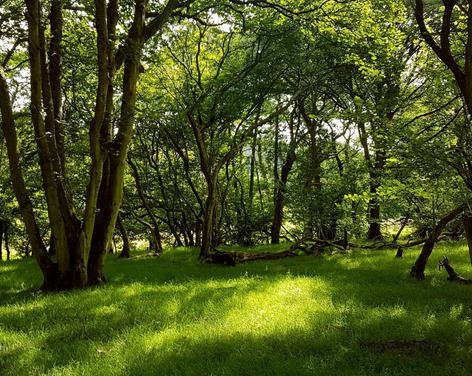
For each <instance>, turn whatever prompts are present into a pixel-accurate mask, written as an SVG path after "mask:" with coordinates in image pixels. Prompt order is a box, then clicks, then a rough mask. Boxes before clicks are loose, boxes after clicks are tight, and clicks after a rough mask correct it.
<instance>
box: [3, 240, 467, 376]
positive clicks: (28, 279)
mask: <svg viewBox="0 0 472 376" xmlns="http://www.w3.org/2000/svg"><path fill="white" fill-rule="evenodd" d="M286 247H287V246H286V245H285V246H284V245H282V246H280V247H278V248H272V249H279V250H280V249H284V248H286ZM267 248H268V247H261V248H260V249H264V250H267ZM418 251H419V249H418V248H415V249H412V250H407V251H406V252H405V253H406V255H405V256H404V258H403V259H395V258H394V253H395V252H394V251H393V250H385V251H353V252H352V254H351V255H348V256H346V255H335V256H323V257H319V256H318V257H317V256H300V257H296V258H291V259H285V260H277V261H267V262H253V263H250V264H243V265H239V266H237V267H223V266H217V265H202V264H200V263H199V262H198V261H197V251H196V250H191V249H177V250H169V251H168V252H167V253H165V254H164V255H163V256H162V257H161V258H158V259H157V258H145V257H141V258H134V259H130V260H117V259H116V258H115V257H114V256H112V257H110V258H109V260H108V262H107V267H106V270H107V275H108V277H109V279H110V282H109V283H108V284H107V285H105V286H103V287H100V288H96V289H90V290H85V291H74V292H69V293H55V294H43V293H39V292H37V291H36V290H35V288H37V287H38V286H39V283H40V275H39V271H38V269H37V267H36V266H35V264H34V262H33V261H32V260H28V261H20V260H16V261H12V262H8V263H5V262H3V263H0V375H2V376H3V375H15V376H22V375H40V374H41V375H42V374H47V375H107V376H108V375H258V376H259V375H271V376H274V375H442V376H445V375H455V376H457V375H470V374H472V325H471V315H472V299H471V297H472V286H464V285H457V284H451V283H449V282H447V281H446V273H445V272H444V271H441V272H439V271H438V269H437V261H438V260H439V258H440V257H441V256H442V255H443V254H447V255H448V256H449V260H450V261H451V263H452V265H453V266H454V267H455V268H456V270H457V271H458V272H460V273H461V274H463V275H464V276H466V277H472V268H471V267H470V266H469V264H468V256H467V250H466V247H465V246H464V245H457V244H455V245H451V244H449V245H448V244H446V243H445V244H440V245H438V246H437V248H436V249H435V250H434V252H433V255H432V256H431V260H430V264H429V268H428V270H427V279H426V280H425V281H423V282H417V281H413V280H411V279H410V278H409V277H408V271H409V268H410V266H411V265H412V263H413V261H414V259H415V257H416V255H417V254H418Z"/></svg>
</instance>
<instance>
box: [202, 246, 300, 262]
mask: <svg viewBox="0 0 472 376" xmlns="http://www.w3.org/2000/svg"><path fill="white" fill-rule="evenodd" d="M294 256H297V254H296V253H295V252H292V251H290V250H288V251H282V252H259V253H249V252H223V251H218V250H216V249H215V250H214V251H213V252H212V253H210V254H209V255H208V257H206V258H205V260H204V262H206V263H210V264H220V265H227V266H236V265H237V264H240V263H243V262H249V261H257V260H278V259H282V258H286V257H294Z"/></svg>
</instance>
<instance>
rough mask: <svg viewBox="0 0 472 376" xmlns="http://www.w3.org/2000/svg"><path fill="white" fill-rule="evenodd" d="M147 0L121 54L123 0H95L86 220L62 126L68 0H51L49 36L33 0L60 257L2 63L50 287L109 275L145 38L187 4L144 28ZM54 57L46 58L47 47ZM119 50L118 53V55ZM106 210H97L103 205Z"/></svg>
mask: <svg viewBox="0 0 472 376" xmlns="http://www.w3.org/2000/svg"><path fill="white" fill-rule="evenodd" d="M146 4H147V1H146V0H136V1H135V4H134V5H135V7H134V16H133V22H132V25H131V27H130V29H129V32H128V35H127V38H126V41H125V43H124V46H123V47H121V48H120V49H119V50H118V52H120V53H117V54H116V57H117V61H116V62H115V48H114V47H115V46H114V43H115V27H116V24H117V21H118V4H117V1H116V0H109V1H108V2H107V1H106V0H95V27H96V31H97V54H98V59H97V60H98V62H97V67H98V85H97V96H96V103H95V110H94V118H93V119H92V124H91V126H90V132H89V140H90V157H91V169H90V174H89V184H88V189H87V194H86V203H85V210H84V213H83V217H82V220H79V219H78V216H77V214H76V213H75V209H74V206H73V200H72V198H71V195H70V192H69V191H68V190H67V188H66V186H65V184H64V173H65V171H64V166H65V163H64V157H65V156H64V151H63V140H62V131H61V125H60V120H61V112H62V109H61V101H62V98H61V92H60V91H61V88H60V80H59V79H58V78H59V77H60V76H61V61H60V59H61V50H62V49H61V35H62V3H61V0H53V1H52V2H51V12H50V14H49V19H50V26H51V33H52V37H51V40H50V43H49V44H48V43H46V38H45V35H46V34H47V32H46V31H47V30H46V29H45V28H44V27H43V24H42V22H41V21H42V20H43V19H44V18H43V17H42V16H41V9H42V7H41V6H40V3H39V1H38V0H26V8H27V21H28V37H29V41H28V51H29V62H30V76H31V118H32V123H33V128H34V132H35V139H36V143H37V150H38V155H39V161H40V169H41V178H42V182H43V188H44V193H45V196H46V201H47V208H48V217H49V224H50V229H51V234H52V238H53V242H54V245H55V248H56V253H57V256H56V258H57V262H56V261H53V260H52V259H51V258H50V257H49V255H48V252H47V250H46V247H45V244H44V241H43V239H42V237H41V234H40V231H39V227H38V225H37V222H36V218H35V214H34V211H33V207H32V203H31V200H30V198H29V195H28V191H27V188H26V184H25V181H24V178H23V174H22V170H21V166H20V162H19V160H20V159H19V155H18V142H17V135H16V129H15V120H14V116H13V110H12V105H11V100H10V95H9V90H8V83H7V80H6V77H5V75H4V73H3V70H2V68H0V110H1V114H2V123H1V126H2V130H3V134H4V137H5V140H6V145H7V154H8V159H9V167H10V175H11V180H12V183H13V189H14V192H15V196H16V198H17V200H18V203H19V207H20V212H21V214H22V217H23V220H24V222H25V227H26V230H27V234H28V237H29V240H30V243H31V247H32V250H33V254H34V256H35V258H36V260H37V262H38V264H39V266H40V268H41V271H42V273H43V277H44V283H43V289H46V290H63V289H69V288H77V287H83V286H86V285H89V284H97V283H100V282H102V281H103V280H104V276H103V264H104V260H105V256H106V253H107V250H108V245H109V244H110V241H111V239H112V235H113V231H114V228H115V223H116V219H117V216H118V211H119V208H120V205H121V199H122V185H123V177H124V167H125V166H124V161H125V159H126V154H127V150H128V147H129V144H130V141H131V136H132V130H133V122H134V112H135V103H136V84H137V80H138V74H139V62H140V55H141V51H142V48H143V45H144V42H145V41H146V40H148V39H149V38H151V37H152V36H153V35H155V34H156V33H157V32H158V31H159V30H160V29H161V28H162V27H163V25H164V24H165V23H166V21H167V20H168V19H169V17H170V16H171V15H172V12H173V11H174V10H176V9H177V8H179V7H182V6H185V4H184V3H181V2H179V1H177V0H169V1H168V2H167V3H166V5H165V6H164V7H163V8H162V10H161V12H160V13H159V14H158V15H156V16H152V18H151V19H150V20H149V25H148V26H149V27H147V28H145V20H146V14H145V6H146ZM48 45H49V51H48V52H47V53H48V54H49V57H50V61H49V62H48V61H47V58H46V48H47V46H48ZM118 56H119V59H118ZM122 65H123V67H124V70H123V86H122V89H121V93H122V94H121V111H120V116H119V121H118V125H117V127H116V129H115V130H114V132H112V128H111V123H112V118H113V101H114V100H113V91H114V90H113V78H114V74H115V71H116V69H117V68H119V67H120V66H122ZM97 212H98V213H99V214H98V215H97V214H96V213H97Z"/></svg>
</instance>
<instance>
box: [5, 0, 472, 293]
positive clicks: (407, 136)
mask: <svg viewBox="0 0 472 376" xmlns="http://www.w3.org/2000/svg"><path fill="white" fill-rule="evenodd" d="M0 30H1V34H0V41H1V43H0V61H1V67H0V108H1V126H2V128H1V133H2V138H1V141H0V154H1V156H0V185H1V187H2V189H1V192H0V199H1V201H0V219H1V220H0V242H1V244H3V249H2V248H0V249H2V252H0V256H2V258H3V259H5V258H9V257H12V258H13V257H18V256H21V257H30V256H32V257H34V258H35V260H36V262H37V264H38V266H39V268H40V269H41V271H42V275H43V289H45V290H63V289H70V288H77V287H84V286H87V285H94V284H100V283H102V282H104V281H105V280H106V276H105V275H104V273H103V266H104V263H105V260H106V258H107V257H108V258H109V257H117V256H119V257H129V256H130V249H131V254H132V249H133V248H135V247H138V244H141V246H142V244H146V247H149V249H150V251H149V252H150V253H155V254H158V255H159V254H161V253H162V252H163V250H164V249H165V252H172V251H171V248H172V247H180V246H190V247H198V248H199V255H200V259H201V260H202V261H206V262H214V263H221V264H236V263H238V262H242V261H250V260H252V259H255V258H267V259H270V258H278V257H290V256H297V255H298V254H300V253H322V252H325V251H331V252H334V251H339V252H345V251H347V250H348V249H350V248H356V247H364V248H369V247H370V248H372V249H376V248H380V247H386V246H389V247H393V248H398V247H400V248H401V249H400V250H399V254H401V252H402V250H403V248H406V247H409V246H410V245H419V244H422V245H423V246H422V250H421V252H420V253H418V255H419V257H418V259H417V261H416V263H415V264H414V265H411V276H412V277H415V278H418V279H423V278H424V270H425V265H426V263H427V261H428V257H429V255H430V254H431V252H432V250H433V247H434V244H435V243H436V242H438V241H439V240H441V239H444V238H447V239H453V240H458V239H461V238H464V237H465V238H467V239H468V240H469V244H470V245H471V247H472V212H471V209H470V206H469V203H470V200H469V198H470V194H471V189H472V149H471V142H472V130H471V127H470V121H471V118H470V116H471V115H470V112H471V111H472V3H471V2H470V1H468V0H443V1H439V0H415V1H413V0H411V1H403V0H325V1H315V0H296V1H295V0H294V1H288V0H287V1H271V0H267V1H266V0H219V1H217V0H168V1H160V0H159V1H149V2H148V1H146V0H136V1H117V0H108V1H107V0H95V1H94V2H93V1H86V0H84V1H81V0H79V1H70V0H50V1H40V0H25V2H22V1H18V0H2V1H1V2H0ZM365 240H371V241H370V242H365ZM286 241H288V242H291V244H292V245H291V247H290V249H289V250H287V251H283V252H280V253H270V254H266V253H262V254H259V255H258V256H254V255H252V256H251V255H249V254H246V253H244V252H242V253H233V252H224V251H222V250H221V249H222V248H221V247H222V246H224V245H234V244H238V245H242V246H252V245H258V244H268V243H272V244H278V243H279V242H286ZM287 248H288V246H287ZM113 252H115V255H111V253H113ZM471 255H472V253H471ZM467 257H468V256H467V254H464V258H467ZM446 261H447V260H446ZM446 263H447V262H446ZM447 266H449V265H447ZM406 272H407V271H406V270H405V273H406Z"/></svg>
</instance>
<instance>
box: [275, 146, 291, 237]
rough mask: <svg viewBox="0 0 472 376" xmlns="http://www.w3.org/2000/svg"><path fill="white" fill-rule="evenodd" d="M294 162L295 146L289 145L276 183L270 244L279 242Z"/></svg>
mask: <svg viewBox="0 0 472 376" xmlns="http://www.w3.org/2000/svg"><path fill="white" fill-rule="evenodd" d="M294 162H295V144H294V143H293V144H291V145H289V150H288V151H287V159H286V160H285V163H284V165H283V166H282V172H281V175H280V181H279V182H278V187H277V191H276V195H275V202H274V215H273V219H272V227H271V231H270V237H271V243H272V244H279V242H280V229H281V227H282V222H283V210H284V204H285V191H286V186H287V181H288V176H289V174H290V171H291V170H292V167H293V164H294Z"/></svg>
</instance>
